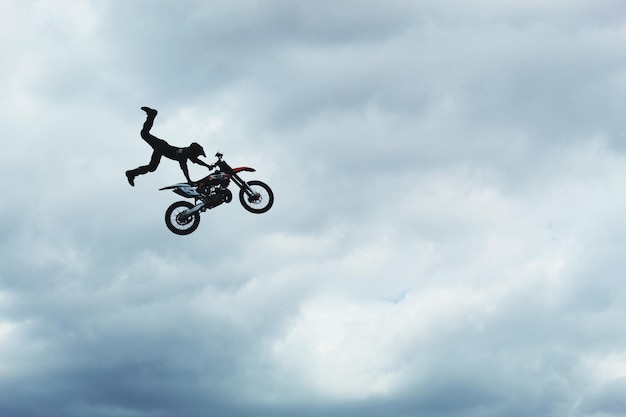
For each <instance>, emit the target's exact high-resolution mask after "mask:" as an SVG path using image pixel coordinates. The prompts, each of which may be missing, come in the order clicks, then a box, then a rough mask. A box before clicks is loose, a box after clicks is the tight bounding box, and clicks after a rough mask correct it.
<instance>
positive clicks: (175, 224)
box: [165, 201, 200, 235]
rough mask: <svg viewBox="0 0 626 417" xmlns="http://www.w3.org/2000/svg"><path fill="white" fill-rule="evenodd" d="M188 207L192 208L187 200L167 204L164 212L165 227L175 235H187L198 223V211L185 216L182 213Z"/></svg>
mask: <svg viewBox="0 0 626 417" xmlns="http://www.w3.org/2000/svg"><path fill="white" fill-rule="evenodd" d="M190 208H193V204H191V203H189V202H188V201H177V202H175V203H174V204H172V205H171V206H169V207H168V208H167V211H166V212H165V224H166V225H167V228H168V229H170V230H171V231H172V232H174V233H176V234H177V235H188V234H189V233H192V232H193V231H194V230H196V229H197V228H198V225H199V224H200V213H198V212H195V213H193V214H191V215H187V216H185V215H184V214H183V213H184V212H185V211H187V210H189V209H190Z"/></svg>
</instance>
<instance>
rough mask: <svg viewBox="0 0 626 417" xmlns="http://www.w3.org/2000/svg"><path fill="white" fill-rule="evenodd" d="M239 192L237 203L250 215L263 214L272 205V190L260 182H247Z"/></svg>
mask: <svg viewBox="0 0 626 417" xmlns="http://www.w3.org/2000/svg"><path fill="white" fill-rule="evenodd" d="M247 184H248V187H247V188H246V186H245V185H244V186H243V187H242V188H241V190H240V191H239V201H241V205H242V206H243V208H245V209H246V210H248V211H249V212H250V213H265V212H266V211H268V210H269V209H271V208H272V204H274V193H273V192H272V189H271V188H270V187H269V186H268V185H267V184H265V183H263V182H261V181H248V182H247Z"/></svg>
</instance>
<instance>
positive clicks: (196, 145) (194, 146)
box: [189, 142, 206, 156]
mask: <svg viewBox="0 0 626 417" xmlns="http://www.w3.org/2000/svg"><path fill="white" fill-rule="evenodd" d="M189 149H190V150H191V152H193V153H194V154H195V155H196V156H199V155H202V156H206V154H205V153H204V149H203V148H202V146H200V144H199V143H196V142H194V143H192V144H191V145H189Z"/></svg>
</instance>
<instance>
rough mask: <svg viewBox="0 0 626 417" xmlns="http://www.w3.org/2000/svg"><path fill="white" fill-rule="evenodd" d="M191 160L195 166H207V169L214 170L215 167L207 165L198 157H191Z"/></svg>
mask: <svg viewBox="0 0 626 417" xmlns="http://www.w3.org/2000/svg"><path fill="white" fill-rule="evenodd" d="M189 159H191V162H193V163H194V164H198V165H202V166H205V167H207V168H209V169H213V168H214V167H213V165H209V164H207V163H206V162H204V161H203V160H201V159H200V158H198V157H190V158H189Z"/></svg>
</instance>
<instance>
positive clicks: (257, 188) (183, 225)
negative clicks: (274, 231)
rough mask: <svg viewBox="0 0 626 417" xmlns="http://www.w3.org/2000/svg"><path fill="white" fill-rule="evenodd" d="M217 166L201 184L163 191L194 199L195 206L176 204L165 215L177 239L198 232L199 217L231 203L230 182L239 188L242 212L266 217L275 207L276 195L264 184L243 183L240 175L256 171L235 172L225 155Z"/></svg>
mask: <svg viewBox="0 0 626 417" xmlns="http://www.w3.org/2000/svg"><path fill="white" fill-rule="evenodd" d="M215 156H216V157H217V162H215V164H213V165H212V167H213V168H215V167H217V168H218V169H217V170H216V171H214V172H212V173H210V174H209V175H207V176H206V177H204V178H202V179H201V180H199V181H197V182H195V183H193V184H189V183H178V184H174V185H169V186H167V187H163V188H160V189H159V190H172V191H173V192H174V193H176V194H178V195H180V196H182V197H186V198H193V199H194V200H195V204H192V203H190V202H188V201H177V202H175V203H173V204H172V205H171V206H169V207H168V209H167V210H166V211H165V224H166V225H167V228H168V229H170V231H172V232H173V233H176V234H178V235H188V234H190V233H192V232H193V231H195V230H196V229H197V228H198V226H199V224H200V213H201V212H204V211H206V210H210V209H213V208H215V207H217V206H219V205H221V204H223V203H230V202H231V201H232V199H233V194H232V192H231V191H230V190H229V189H228V186H229V185H230V183H231V181H232V182H234V183H235V184H236V185H237V186H238V187H239V201H240V202H241V205H242V206H243V208H245V209H246V210H248V211H249V212H251V213H257V214H258V213H265V212H266V211H268V210H269V209H270V208H272V205H273V204H274V193H273V192H272V189H271V188H270V187H269V186H268V185H267V184H265V183H263V182H261V181H257V180H252V181H244V180H243V179H241V177H240V176H239V173H241V172H255V171H256V170H255V169H254V168H250V167H237V168H232V167H231V166H230V165H228V163H226V161H224V159H223V157H224V155H223V154H221V153H219V152H218V153H216V154H215Z"/></svg>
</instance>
